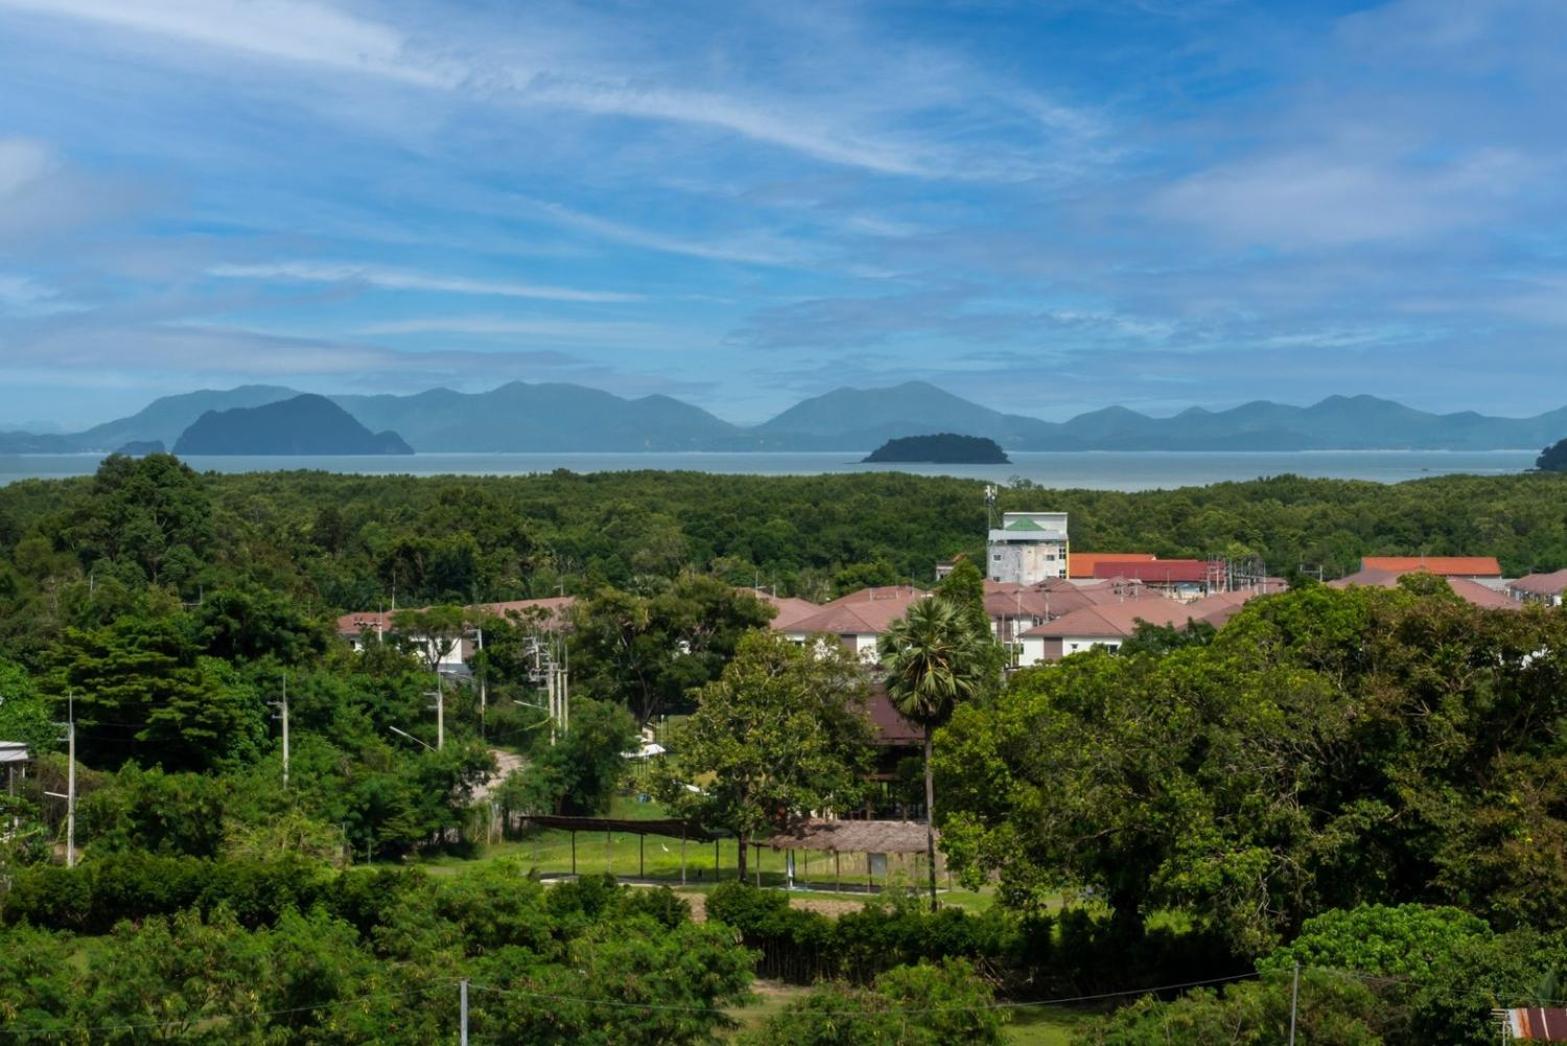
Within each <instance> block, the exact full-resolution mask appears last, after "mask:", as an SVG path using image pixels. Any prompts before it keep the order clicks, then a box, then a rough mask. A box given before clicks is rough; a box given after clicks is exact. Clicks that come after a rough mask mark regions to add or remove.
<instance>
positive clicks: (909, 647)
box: [878, 567, 995, 909]
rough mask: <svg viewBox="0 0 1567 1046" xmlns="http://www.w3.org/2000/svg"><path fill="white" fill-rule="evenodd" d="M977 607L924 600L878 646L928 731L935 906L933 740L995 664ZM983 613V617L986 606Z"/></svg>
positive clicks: (891, 680)
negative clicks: (977, 613) (990, 655)
mask: <svg viewBox="0 0 1567 1046" xmlns="http://www.w3.org/2000/svg"><path fill="white" fill-rule="evenodd" d="M970 569H971V570H972V567H970ZM972 611H973V608H972V607H966V608H965V607H964V606H963V605H962V604H959V603H955V602H952V601H951V600H949V599H948V598H946V597H944V596H937V597H935V598H933V599H922V600H919V601H918V602H916V603H914V604H913V605H912V606H910V607H909V609H908V611H907V612H905V614H904V616H903V618H902V620H900V621H897V622H894V623H893V625H892V627H891V628H890V629H888V630H887V632H886V634H885V635H883V636H882V637H881V640H880V643H879V644H878V645H879V647H880V649H881V664H882V670H883V672H885V674H886V675H885V679H886V686H887V696H888V697H889V698H890V699H891V700H892V704H893V707H895V708H896V709H897V710H898V712H899V713H900V714H902V715H903V716H904V717H905V718H906V719H909V720H911V721H912V722H914V723H916V724H918V725H919V726H920V727H921V728H922V729H923V730H924V733H925V842H926V859H927V864H928V865H929V870H930V904H931V908H932V909H935V907H936V821H935V812H936V785H935V779H934V768H933V766H932V760H931V744H932V738H933V737H934V735H935V732H936V729H937V728H938V727H940V726H942V725H943V724H945V723H946V722H947V720H948V719H950V718H951V717H952V712H953V710H954V709H955V708H957V706H958V705H960V704H962V703H964V702H967V701H971V700H973V699H974V698H975V697H976V696H978V695H979V694H980V693H981V692H982V690H983V689H984V687H985V686H986V684H987V681H988V680H987V672H988V670H989V669H990V668H991V667H992V665H993V660H992V659H990V658H987V656H986V655H987V651H988V649H989V648H993V647H995V643H994V642H993V641H992V639H991V636H990V628H989V624H988V622H987V623H985V624H983V625H981V624H979V622H978V620H976V619H975V617H974V616H973V613H972ZM980 617H981V619H982V618H983V609H981V611H980ZM981 629H983V632H981V631H980V630H981Z"/></svg>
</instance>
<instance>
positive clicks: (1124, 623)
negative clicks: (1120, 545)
mask: <svg viewBox="0 0 1567 1046" xmlns="http://www.w3.org/2000/svg"><path fill="white" fill-rule="evenodd" d="M1191 616H1192V615H1191V613H1190V611H1189V610H1188V609H1187V607H1186V605H1185V604H1184V603H1177V602H1176V601H1175V600H1173V599H1165V598H1163V597H1154V598H1152V599H1130V600H1127V601H1126V602H1125V603H1104V604H1101V605H1099V606H1092V607H1084V608H1083V609H1082V610H1074V611H1072V612H1071V613H1070V614H1064V615H1062V616H1061V617H1058V618H1056V619H1055V620H1054V621H1047V622H1045V623H1044V624H1042V625H1035V626H1034V627H1033V628H1031V629H1029V630H1028V631H1027V632H1024V633H1023V634H1024V635H1025V636H1039V637H1042V638H1044V639H1124V638H1126V637H1127V636H1129V635H1131V634H1132V633H1133V632H1135V631H1137V623H1138V622H1139V621H1146V622H1148V623H1149V624H1150V625H1162V626H1171V625H1173V626H1176V627H1181V626H1184V625H1185V624H1186V622H1187V619H1188V618H1190V617H1191Z"/></svg>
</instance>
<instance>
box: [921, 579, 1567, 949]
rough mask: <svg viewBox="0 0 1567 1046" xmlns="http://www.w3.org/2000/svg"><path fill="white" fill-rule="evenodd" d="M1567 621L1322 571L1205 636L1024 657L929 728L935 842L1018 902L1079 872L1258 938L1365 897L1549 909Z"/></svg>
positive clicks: (1121, 902) (1479, 908) (1529, 911)
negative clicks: (1174, 643)
mask: <svg viewBox="0 0 1567 1046" xmlns="http://www.w3.org/2000/svg"><path fill="white" fill-rule="evenodd" d="M1564 624H1567V622H1564V621H1563V619H1561V618H1560V617H1559V616H1556V615H1547V614H1542V613H1535V612H1530V611H1525V612H1519V613H1496V612H1489V613H1488V612H1485V611H1481V610H1477V609H1475V608H1473V607H1470V606H1468V605H1466V604H1463V603H1461V602H1458V601H1455V600H1452V599H1449V598H1447V597H1446V596H1442V595H1440V594H1438V595H1429V596H1428V595H1420V594H1416V593H1414V592H1410V591H1402V590H1401V591H1391V592H1389V591H1381V590H1370V589H1354V590H1350V591H1344V592H1338V591H1334V590H1332V589H1329V588H1326V587H1320V586H1315V587H1312V588H1310V589H1307V590H1303V591H1301V592H1298V593H1291V594H1288V595H1285V596H1277V597H1272V598H1269V599H1266V600H1258V601H1256V602H1255V603H1254V604H1252V605H1250V606H1248V607H1247V608H1246V609H1245V610H1244V611H1242V613H1241V614H1239V615H1237V616H1236V617H1235V618H1234V619H1233V620H1232V621H1231V622H1230V624H1229V625H1228V626H1227V627H1226V628H1225V630H1224V631H1223V632H1221V633H1219V635H1218V636H1217V637H1215V639H1214V640H1213V642H1212V643H1210V644H1209V645H1207V646H1201V647H1189V648H1183V649H1179V650H1176V651H1173V652H1170V653H1168V654H1164V655H1157V656H1156V655H1133V656H1130V657H1110V656H1107V655H1089V656H1085V657H1083V658H1075V659H1069V662H1068V663H1063V664H1061V665H1058V666H1052V667H1050V668H1048V669H1043V670H1035V671H1029V672H1020V673H1018V674H1017V675H1016V676H1015V677H1014V678H1013V680H1012V685H1011V686H1010V687H1009V690H1008V692H1007V694H1006V695H1004V697H1003V698H1002V700H1001V701H1000V703H999V705H998V707H997V708H996V709H994V710H993V711H991V710H987V711H986V712H985V713H984V714H979V713H978V712H975V711H965V710H961V709H960V710H959V712H958V714H957V715H956V716H955V717H954V720H953V722H952V724H951V726H950V727H949V728H948V730H947V731H946V732H945V733H944V734H943V737H944V738H945V739H946V740H945V743H944V745H943V746H942V748H941V749H940V750H938V753H937V757H938V763H939V764H940V768H941V770H942V772H943V776H944V779H946V780H948V781H950V784H949V785H948V789H949V792H950V794H951V795H952V798H951V799H950V800H949V803H950V806H949V810H950V811H951V813H950V814H949V818H948V821H947V824H946V826H945V827H946V837H945V838H946V841H947V845H948V850H949V854H951V855H952V856H953V857H954V859H955V861H957V863H959V864H962V865H966V866H967V867H970V868H973V869H979V868H984V869H995V870H997V871H999V873H1000V875H1001V880H1002V892H1003V896H1004V897H1005V898H1006V899H1007V901H1008V902H1009V903H1012V904H1017V905H1023V906H1028V905H1031V904H1036V903H1038V902H1039V901H1041V900H1042V899H1044V898H1045V897H1047V896H1049V895H1050V894H1051V893H1053V892H1055V891H1058V890H1059V889H1061V888H1063V887H1066V888H1074V887H1077V888H1081V887H1087V888H1090V889H1091V890H1092V891H1093V892H1094V893H1095V894H1096V895H1098V896H1099V897H1101V898H1102V899H1103V900H1104V901H1105V902H1106V903H1108V904H1109V905H1110V906H1111V908H1112V909H1113V910H1114V911H1115V912H1116V913H1117V915H1118V917H1119V918H1120V921H1121V923H1122V924H1123V926H1124V927H1125V928H1126V930H1127V932H1128V933H1130V934H1136V933H1138V932H1140V929H1141V926H1142V924H1143V920H1144V918H1145V917H1146V916H1147V915H1148V914H1150V913H1151V912H1152V911H1153V910H1155V909H1156V908H1163V907H1172V906H1173V907H1182V908H1186V909H1188V910H1190V911H1192V912H1195V913H1198V914H1199V915H1200V916H1202V917H1203V918H1205V919H1208V920H1212V922H1213V925H1215V926H1217V927H1220V928H1222V929H1223V930H1224V932H1225V933H1226V934H1227V935H1228V936H1229V937H1230V940H1231V941H1232V942H1233V944H1234V946H1235V947H1237V948H1238V949H1239V950H1241V951H1242V952H1244V953H1249V954H1260V953H1264V952H1266V951H1268V950H1270V949H1271V948H1272V947H1273V946H1274V945H1275V944H1276V943H1277V942H1278V941H1279V940H1280V939H1283V938H1287V937H1288V936H1290V935H1291V934H1293V933H1294V932H1295V930H1296V929H1297V928H1298V927H1299V925H1300V923H1301V922H1302V921H1303V920H1304V919H1305V918H1307V917H1309V916H1310V915H1312V914H1315V913H1316V912H1319V911H1323V910H1326V909H1328V908H1333V907H1353V906H1355V905H1357V904H1361V903H1384V904H1398V903H1405V902H1418V903H1425V904H1455V905H1458V906H1460V907H1463V908H1465V909H1467V910H1469V911H1472V912H1474V913H1476V914H1479V915H1482V916H1483V917H1485V918H1486V919H1487V920H1488V921H1490V922H1491V923H1492V924H1493V925H1496V926H1499V927H1501V928H1506V927H1508V926H1511V925H1519V924H1533V925H1541V926H1548V925H1552V923H1551V922H1550V921H1549V920H1550V919H1551V918H1552V917H1551V916H1549V915H1548V914H1547V911H1548V910H1549V909H1550V908H1551V907H1553V906H1554V905H1556V904H1558V903H1561V902H1564V901H1567V862H1564V861H1563V860H1562V859H1561V857H1560V854H1559V851H1558V850H1557V848H1556V847H1555V846H1554V845H1551V843H1550V842H1548V843H1546V844H1545V845H1543V846H1541V845H1537V844H1536V843H1534V842H1531V841H1538V840H1542V839H1543V840H1551V841H1554V840H1556V839H1558V838H1563V837H1564V836H1562V834H1561V833H1562V832H1563V831H1564V829H1567V825H1564V824H1563V821H1562V819H1561V818H1560V817H1559V816H1558V814H1559V812H1560V810H1562V809H1564V807H1562V806H1561V805H1560V803H1561V800H1562V799H1563V798H1567V792H1564V791H1563V790H1562V786H1563V785H1567V776H1563V775H1562V774H1561V773H1560V772H1559V770H1558V768H1559V767H1561V766H1562V762H1561V759H1562V756H1561V754H1560V748H1559V745H1558V743H1557V741H1556V740H1555V737H1554V733H1553V732H1552V731H1550V730H1543V731H1542V730H1541V729H1540V726H1541V724H1543V723H1546V722H1555V721H1556V717H1558V716H1559V715H1561V714H1563V712H1567V706H1564V704H1563V702H1564V697H1563V694H1562V690H1561V688H1560V685H1559V680H1560V678H1561V673H1562V672H1563V668H1562V664H1561V663H1560V662H1559V661H1558V660H1557V657H1556V655H1555V653H1554V651H1556V650H1557V649H1558V648H1559V645H1560V644H1561V643H1562V641H1563V638H1567V637H1564V636H1563V626H1564ZM1553 811H1554V812H1553Z"/></svg>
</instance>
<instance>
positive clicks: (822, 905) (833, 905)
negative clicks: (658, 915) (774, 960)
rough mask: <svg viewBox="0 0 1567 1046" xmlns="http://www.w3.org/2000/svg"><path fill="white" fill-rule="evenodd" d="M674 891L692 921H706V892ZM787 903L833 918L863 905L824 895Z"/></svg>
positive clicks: (793, 899) (796, 899)
mask: <svg viewBox="0 0 1567 1046" xmlns="http://www.w3.org/2000/svg"><path fill="white" fill-rule="evenodd" d="M675 892H676V893H678V894H680V896H681V897H683V898H685V900H686V901H687V902H689V903H690V905H691V919H692V921H693V922H699V923H705V922H707V894H705V893H695V892H692V893H681V892H680V891H679V890H676V891H675ZM789 904H790V905H791V906H793V907H795V908H801V909H804V910H805V911H808V912H820V913H821V914H823V915H827V916H831V917H832V918H834V919H836V918H837V917H838V916H840V915H846V914H848V913H849V912H857V911H859V910H860V909H861V908H864V907H865V905H864V903H863V902H860V901H843V900H838V899H836V898H825V897H820V898H818V897H790V898H789Z"/></svg>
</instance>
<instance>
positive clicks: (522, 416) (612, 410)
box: [0, 381, 1567, 454]
mask: <svg viewBox="0 0 1567 1046" xmlns="http://www.w3.org/2000/svg"><path fill="white" fill-rule="evenodd" d="M299 395H300V393H299V392H298V391H296V390H293V389H286V388H279V387H276V386H263V385H250V386H244V387H242V388H237V389H231V390H228V391H221V392H216V391H203V392H193V393H188V394H186V395H182V396H169V397H166V398H163V399H160V400H157V401H156V402H154V403H152V404H150V405H149V406H148V407H147V408H146V409H144V410H142V411H140V412H138V413H137V414H134V415H132V416H131V417H128V418H121V419H118V420H115V421H110V422H106V423H104V424H102V425H97V426H94V427H93V428H90V429H88V430H86V431H85V432H79V433H71V434H63V435H62V434H47V433H0V453H13V454H14V453H43V454H47V453H80V452H91V451H112V450H117V449H119V448H120V447H122V446H124V445H125V444H127V443H132V442H144V443H145V442H152V441H160V442H162V443H164V444H165V445H167V446H175V445H176V444H177V443H178V442H179V439H180V437H181V436H183V435H184V434H185V431H186V430H187V429H188V428H190V427H191V426H192V425H193V424H195V423H196V421H197V420H198V419H200V418H201V416H202V415H203V414H205V413H207V412H208V411H222V410H233V409H235V408H251V407H259V406H263V405H266V404H271V403H276V402H279V401H282V400H287V399H292V398H294V397H297V396H299ZM329 398H330V399H331V400H332V402H334V403H336V404H337V405H338V406H340V407H342V408H343V409H344V410H346V411H347V412H348V413H349V414H350V415H352V416H353V417H354V418H355V419H357V420H358V421H359V422H360V424H362V425H363V426H365V427H366V428H368V429H370V430H372V431H374V432H387V431H390V432H395V433H397V434H398V435H400V436H401V437H402V438H403V439H404V440H406V441H407V443H408V444H409V445H410V446H412V447H413V448H414V449H415V450H416V451H420V452H424V453H441V452H463V451H470V452H485V451H493V452H508V451H509V452H525V451H637V450H650V451H653V450H657V451H672V450H846V451H848V450H857V451H864V450H869V449H871V448H873V447H876V446H879V445H881V444H882V443H884V442H885V441H887V440H889V439H893V438H896V437H900V436H919V435H931V434H935V433H941V432H952V433H961V434H963V435H968V436H984V437H988V438H990V439H993V440H995V441H996V442H998V443H1000V444H1001V445H1002V446H1003V447H1006V448H1008V449H1010V450H1275V451H1277V450H1375V449H1410V450H1501V449H1526V448H1527V449H1533V448H1538V447H1543V446H1545V445H1546V444H1549V443H1554V442H1555V441H1556V440H1558V439H1560V438H1562V437H1563V436H1567V408H1562V409H1559V410H1554V411H1550V412H1547V413H1545V414H1541V415H1538V416H1536V417H1532V418H1499V417H1487V416H1485V415H1481V414H1476V413H1474V412H1473V411H1463V412H1460V413H1456V414H1431V413H1427V412H1425V411H1419V410H1415V409H1413V408H1410V407H1405V406H1403V405H1401V404H1398V403H1394V402H1392V401H1390V400H1385V399H1378V398H1376V397H1373V396H1330V397H1328V398H1327V399H1325V400H1322V401H1321V402H1320V403H1315V404H1312V405H1311V406H1309V407H1296V406H1289V405H1286V404H1280V403H1270V402H1266V401H1257V402H1254V403H1247V404H1244V405H1242V406H1239V407H1235V408H1232V409H1229V410H1222V411H1210V410H1205V409H1203V408H1201V407H1192V408H1189V409H1187V410H1184V411H1182V412H1181V413H1179V414H1176V415H1174V416H1173V417H1167V418H1154V417H1149V416H1148V415H1146V414H1139V413H1137V412H1136V411H1132V410H1128V409H1126V408H1124V407H1107V408H1105V409H1103V410H1097V411H1092V412H1090V413H1087V414H1081V415H1078V416H1077V417H1075V418H1072V419H1071V420H1069V421H1064V422H1050V421H1042V420H1040V419H1038V418H1030V417H1026V416H1024V415H1020V414H1003V413H1001V412H1000V411H995V410H990V409H989V408H986V407H982V406H980V405H978V404H976V403H971V402H969V401H968V400H965V399H963V398H961V397H959V396H955V395H953V394H951V393H949V392H946V391H944V390H942V389H939V388H937V387H936V386H934V385H930V384H927V383H925V382H914V381H911V382H905V383H904V384H902V385H895V386H892V387H889V388H879V389H849V388H844V389H837V390H836V391H833V392H829V393H826V394H824V395H821V396H814V397H811V398H810V399H806V400H803V401H801V402H800V403H797V404H795V405H794V406H792V407H790V408H789V409H788V410H785V411H784V412H783V413H781V414H779V415H778V416H777V417H774V418H771V419H769V420H768V421H765V422H763V423H762V424H760V425H755V426H742V425H734V424H731V423H730V422H727V421H724V420H723V419H721V418H719V417H716V416H715V415H713V414H711V413H709V412H707V411H705V410H703V409H701V408H700V407H694V406H692V405H690V404H688V403H682V402H681V401H679V400H676V399H672V398H670V397H668V396H644V397H642V398H640V399H623V398H621V397H619V396H614V395H611V394H610V393H607V392H603V391H600V390H598V389H590V388H585V387H583V386H580V385H563V384H539V385H530V384H525V383H522V382H514V383H512V384H509V385H503V386H501V387H500V388H497V389H493V390H491V391H489V392H481V393H462V392H453V391H451V390H449V389H433V390H431V391H429V392H421V393H418V394H417V395H410V396H332V397H329Z"/></svg>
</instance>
